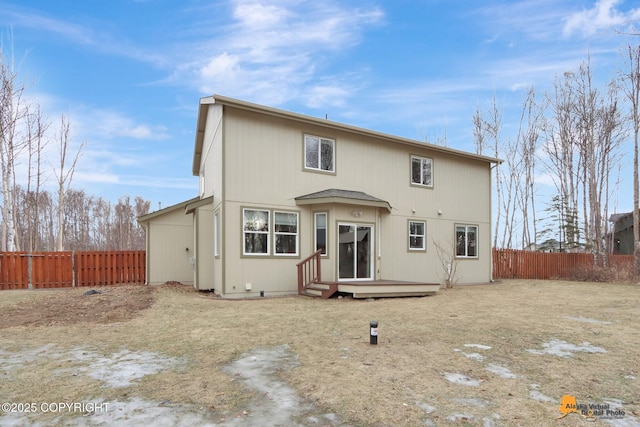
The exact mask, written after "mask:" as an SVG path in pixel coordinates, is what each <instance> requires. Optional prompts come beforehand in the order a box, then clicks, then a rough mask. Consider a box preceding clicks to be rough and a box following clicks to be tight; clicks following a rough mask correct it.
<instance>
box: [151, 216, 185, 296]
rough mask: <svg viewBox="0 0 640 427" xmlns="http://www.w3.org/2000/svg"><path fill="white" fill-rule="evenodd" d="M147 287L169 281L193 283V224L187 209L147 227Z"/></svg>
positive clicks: (163, 217) (159, 219)
mask: <svg viewBox="0 0 640 427" xmlns="http://www.w3.org/2000/svg"><path fill="white" fill-rule="evenodd" d="M147 227H148V228H147V235H148V245H147V252H148V258H149V259H148V262H149V265H148V268H147V283H148V284H151V285H161V284H163V283H165V282H169V281H177V282H181V283H184V284H192V283H193V270H192V268H191V265H190V262H189V260H190V258H191V257H192V256H194V253H195V250H194V247H193V223H192V219H191V215H185V214H184V209H176V210H174V211H173V212H168V213H166V214H164V215H162V216H159V217H157V218H155V219H153V220H152V221H150V222H149V223H148V224H147Z"/></svg>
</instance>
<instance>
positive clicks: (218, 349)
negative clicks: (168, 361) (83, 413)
mask: <svg viewBox="0 0 640 427" xmlns="http://www.w3.org/2000/svg"><path fill="white" fill-rule="evenodd" d="M86 290H87V289H65V290H37V291H2V292H0V362H3V360H4V362H6V361H7V360H8V358H9V357H15V355H19V354H25V355H28V356H25V361H24V364H22V365H20V366H15V365H12V366H13V367H11V368H8V367H7V366H6V363H1V364H0V396H2V400H3V401H8V402H57V401H72V402H81V401H86V400H88V399H97V398H100V399H103V400H104V401H106V402H109V401H122V400H126V399H132V398H141V399H145V400H149V401H159V402H165V401H168V402H180V403H185V404H194V405H196V406H197V407H198V408H203V409H204V410H205V411H208V412H210V413H211V414H212V416H214V417H215V416H218V417H229V416H230V415H229V414H242V413H243V411H244V408H245V407H246V405H247V404H248V402H249V401H250V400H251V399H254V398H256V396H255V393H253V392H251V391H250V390H247V389H246V388H244V386H243V385H242V383H241V382H239V381H235V380H234V378H233V377H232V376H231V375H230V374H228V373H226V372H225V371H224V370H223V367H224V366H225V365H227V364H229V363H230V362H231V361H233V360H234V359H236V358H238V357H240V355H242V354H243V353H245V352H248V351H251V350H252V349H255V348H259V347H274V346H280V345H282V344H288V345H289V347H290V349H291V352H292V353H293V354H294V355H296V356H297V358H298V362H299V364H298V365H297V366H296V367H294V368H293V369H283V370H282V371H280V372H279V375H280V377H281V379H282V380H283V381H285V383H286V384H288V385H290V386H291V387H293V388H294V389H295V390H296V391H297V393H298V395H299V396H300V397H301V398H302V399H304V400H305V401H306V402H309V403H311V404H313V405H314V406H315V407H316V408H321V410H323V411H326V412H334V413H336V414H337V416H338V418H339V420H340V423H341V425H353V426H390V425H406V426H413V425H506V426H541V425H542V426H544V425H554V426H555V425H559V426H574V425H583V423H584V422H586V421H583V420H582V419H581V418H580V417H579V415H578V414H570V415H569V416H567V417H565V418H563V419H560V420H556V418H557V417H558V416H559V415H560V412H559V410H558V407H559V401H560V398H561V397H562V396H563V395H573V396H575V397H576V399H577V400H578V402H579V403H580V402H582V403H598V404H602V403H603V402H610V401H613V402H617V404H618V405H621V408H622V409H623V410H624V411H625V413H626V417H627V418H625V420H626V421H628V422H639V420H640V412H639V411H640V285H637V284H612V283H578V282H564V281H516V280H513V281H505V282H502V283H495V284H491V285H482V286H467V287H463V286H459V287H455V288H454V289H450V290H441V291H440V292H439V293H438V294H437V295H435V296H431V297H425V298H397V299H393V298H388V299H376V300H354V299H351V298H341V299H330V300H321V299H312V298H308V297H301V296H292V297H281V298H262V299H254V300H245V301H230V300H221V299H217V298H215V297H213V296H209V295H207V294H201V293H198V292H195V291H193V290H192V289H191V288H188V287H184V286H180V285H170V286H169V285H167V286H160V287H149V286H121V287H111V288H101V290H103V291H104V293H102V294H100V295H92V296H89V297H85V296H82V293H83V292H84V291H86ZM370 320H377V321H378V322H379V338H378V345H376V346H373V345H370V344H369V321H370ZM553 343H555V344H558V345H562V343H565V345H567V346H569V348H570V347H571V346H574V351H569V352H568V353H569V354H568V355H565V357H561V356H559V355H556V354H549V353H548V352H545V350H551V349H553V346H552V345H551V344H553ZM485 346H486V347H485ZM529 350H532V351H529ZM580 350H582V351H580ZM65 351H66V352H80V353H79V354H82V352H84V353H91V354H101V355H105V356H107V355H113V354H116V353H118V352H122V351H129V352H153V353H158V354H161V355H164V356H166V357H170V358H176V360H178V359H179V360H182V361H185V362H184V363H182V364H180V365H179V366H177V367H175V368H169V369H165V370H162V371H160V372H158V373H155V374H150V375H146V376H144V377H142V378H140V379H139V380H138V381H134V382H132V383H131V384H130V385H129V386H127V387H119V388H118V387H105V385H104V384H103V383H102V382H100V381H98V380H96V379H93V378H90V377H88V376H87V375H83V374H82V372H84V371H81V370H78V369H79V368H78V367H79V366H80V364H81V363H83V362H82V357H81V356H79V357H78V358H77V359H74V358H69V357H66V358H59V357H58V358H55V357H48V354H47V353H49V352H57V353H58V354H60V353H62V352H65ZM69 354H71V353H69ZM74 354H75V353H74ZM3 358H4V359H3ZM3 365H5V366H3ZM74 367H75V368H78V369H76V370H75V371H74V370H73V369H70V368H74ZM73 372H75V373H73ZM77 372H81V374H78V373H77ZM456 375H457V376H458V377H459V378H462V379H463V380H462V381H461V382H462V383H466V384H462V383H459V382H454V381H451V378H452V377H454V376H456ZM474 380H475V381H477V383H478V385H476V386H473V385H469V384H471V383H472V382H473V381H474ZM245 413H246V412H245ZM44 419H45V420H46V417H45V418H44ZM601 423H602V421H601V420H598V421H596V423H595V424H596V425H601ZM0 424H2V417H1V414H0ZM590 425H594V424H593V423H591V424H590ZM602 425H603V424H602ZM629 425H633V424H629Z"/></svg>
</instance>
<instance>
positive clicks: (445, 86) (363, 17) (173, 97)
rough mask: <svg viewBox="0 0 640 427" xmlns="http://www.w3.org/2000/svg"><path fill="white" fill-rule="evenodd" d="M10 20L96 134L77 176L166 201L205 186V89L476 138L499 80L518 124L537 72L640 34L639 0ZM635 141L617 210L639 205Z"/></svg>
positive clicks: (0, 18)
mask: <svg viewBox="0 0 640 427" xmlns="http://www.w3.org/2000/svg"><path fill="white" fill-rule="evenodd" d="M0 23H1V24H2V27H1V28H0V31H1V32H2V40H3V44H4V48H5V49H6V48H7V47H8V42H9V34H12V39H13V42H12V43H13V52H14V56H15V59H16V62H17V64H18V66H19V69H18V70H19V73H20V78H21V79H22V80H23V81H25V82H27V83H28V94H29V97H30V99H33V100H35V101H37V102H38V103H40V104H41V105H42V107H43V109H44V111H45V113H46V115H47V116H48V117H49V118H50V120H51V121H52V122H53V123H54V125H55V124H57V123H58V121H59V115H60V114H62V113H64V114H66V115H68V116H69V117H70V118H71V121H72V127H73V138H74V142H75V143H76V145H79V144H80V143H85V144H86V145H85V147H84V150H83V154H82V157H81V159H80V160H79V163H78V168H77V171H76V174H75V175H74V181H73V187H74V188H80V189H84V190H86V191H87V193H89V194H93V195H96V196H101V197H103V198H105V199H108V200H112V201H115V200H117V198H118V197H119V196H123V195H129V196H131V197H134V196H142V197H143V198H145V199H148V200H151V201H152V206H153V207H154V208H157V206H158V204H159V203H161V205H162V206H163V207H166V206H168V205H170V204H174V203H178V202H181V201H183V200H186V199H188V198H191V197H193V196H195V195H196V194H197V184H198V180H197V178H196V177H193V176H191V161H192V150H193V144H194V132H195V126H196V110H197V106H198V100H199V98H201V97H203V96H208V95H211V94H213V93H218V94H222V95H226V96H230V97H234V98H239V99H243V100H246V101H251V102H256V103H260V104H265V105H269V106H273V107H278V108H283V109H286V110H290V111H295V112H299V113H304V114H309V115H312V116H317V117H325V115H327V116H328V117H329V119H331V120H334V121H339V122H344V123H348V124H352V125H355V126H361V127H364V128H370V129H374V130H377V131H381V132H386V133H391V134H395V135H400V136H403V137H408V138H414V139H418V140H424V139H425V138H428V139H430V140H436V139H438V138H442V137H443V136H444V135H446V139H447V142H448V146H450V147H452V148H457V149H462V150H467V151H474V145H473V134H472V116H473V114H474V112H475V110H476V109H477V108H480V109H481V110H485V109H487V108H489V107H490V106H491V104H492V99H493V96H494V93H495V96H496V98H497V100H498V103H499V104H500V106H501V108H503V109H504V114H505V119H504V124H503V126H504V127H503V136H504V137H505V138H508V137H509V136H510V135H514V134H515V130H516V128H517V126H518V123H517V117H518V115H519V114H520V109H521V104H522V101H523V100H524V98H525V94H526V90H527V89H528V88H529V87H530V86H531V85H534V86H535V88H536V92H537V93H538V94H542V93H543V92H544V91H545V90H549V89H550V88H551V85H552V83H553V80H554V78H555V77H556V76H557V75H562V73H563V72H565V71H568V70H572V69H574V68H576V67H577V66H578V65H579V64H580V63H581V62H583V61H584V60H585V59H586V55H587V52H589V53H590V55H591V64H592V69H593V72H594V76H595V79H596V81H599V82H602V83H604V82H605V81H607V80H609V79H610V78H611V77H613V76H615V75H616V72H617V70H618V69H619V68H620V67H621V66H622V59H621V56H620V50H621V49H622V48H624V47H625V46H626V45H627V44H628V43H630V42H631V43H639V42H640V37H629V36H625V35H621V34H619V32H620V31H622V32H624V31H628V30H629V29H630V28H632V27H633V25H634V24H635V27H636V28H639V27H640V25H638V24H639V23H640V5H638V4H637V3H635V2H633V1H630V0H598V1H594V0H523V1H501V0H491V1H489V0H488V1H485V0H477V1H467V0H464V1H463V0H422V1H407V0H394V1H367V0H364V1H350V0H313V1H304V0H280V1H275V0H263V1H258V0H255V1H254V0H224V1H213V0H208V1H204V0H182V1H174V0H111V1H103V0H84V1H70V0H58V1H50V0H20V1H4V0H0ZM625 147H626V149H628V153H629V155H628V156H626V158H625V160H624V162H625V163H624V164H623V165H622V176H621V179H622V183H621V187H620V191H621V192H620V195H619V196H617V198H616V201H615V204H616V210H618V211H630V210H631V208H632V206H631V200H632V197H631V190H630V189H631V177H632V174H631V170H630V169H631V156H630V153H631V145H630V142H628V143H625ZM625 169H626V171H627V172H626V173H625ZM51 180H53V178H51ZM541 181H542V177H541ZM541 191H542V190H541ZM612 210H613V209H612Z"/></svg>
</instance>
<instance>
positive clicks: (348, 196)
mask: <svg viewBox="0 0 640 427" xmlns="http://www.w3.org/2000/svg"><path fill="white" fill-rule="evenodd" d="M295 200H296V204H298V205H314V204H320V203H344V204H349V205H362V206H374V207H378V208H385V209H387V210H388V211H389V212H391V205H390V204H389V202H387V201H386V200H382V199H378V198H377V197H373V196H370V195H368V194H367V193H363V192H362V191H351V190H338V189H337V188H330V189H328V190H323V191H318V192H316V193H311V194H306V195H304V196H298V197H296V198H295Z"/></svg>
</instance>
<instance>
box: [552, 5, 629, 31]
mask: <svg viewBox="0 0 640 427" xmlns="http://www.w3.org/2000/svg"><path fill="white" fill-rule="evenodd" d="M620 3H621V0H597V1H596V3H595V4H594V6H593V8H592V9H586V10H582V11H581V12H577V13H574V14H572V15H571V16H569V17H568V18H567V19H566V23H565V26H564V30H563V33H564V35H565V36H570V35H572V34H573V33H575V32H579V33H582V34H583V35H584V36H592V35H594V34H596V33H597V32H599V31H601V30H611V29H622V27H626V26H629V25H631V24H633V22H634V21H638V20H639V19H640V8H638V9H630V10H629V11H627V12H622V11H620V10H619V9H618V8H617V6H618V5H619V4H620Z"/></svg>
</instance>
